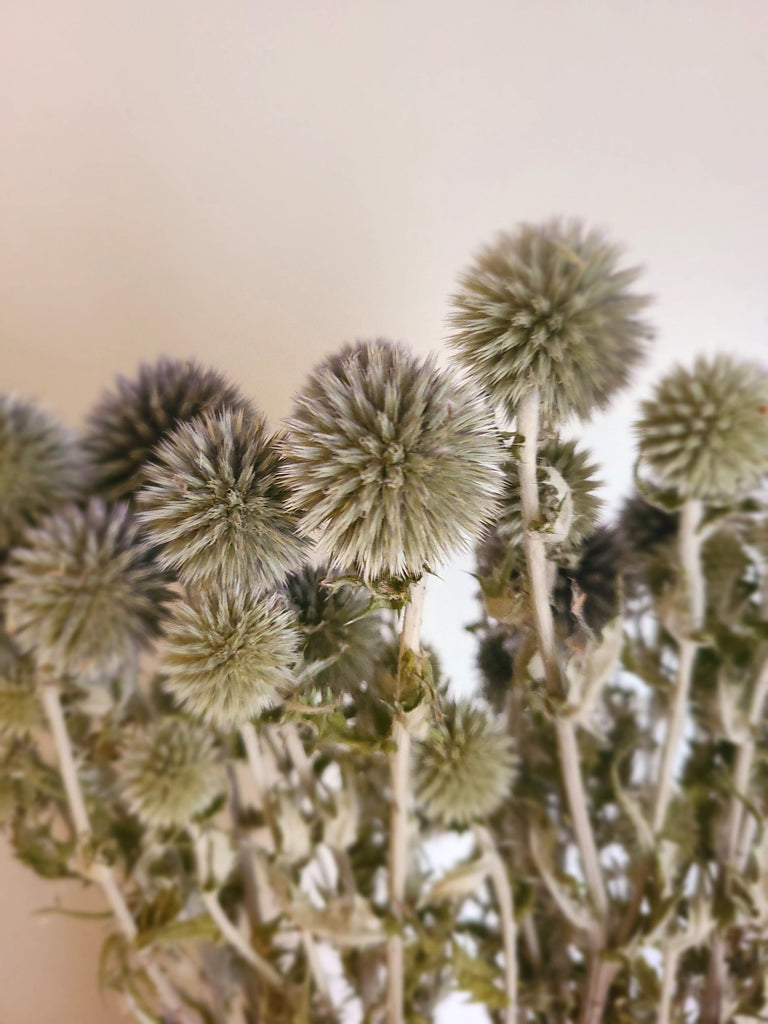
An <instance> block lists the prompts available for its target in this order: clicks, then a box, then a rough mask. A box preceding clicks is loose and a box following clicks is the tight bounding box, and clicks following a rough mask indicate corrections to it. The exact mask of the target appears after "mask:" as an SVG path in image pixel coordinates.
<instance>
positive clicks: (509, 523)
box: [498, 438, 602, 544]
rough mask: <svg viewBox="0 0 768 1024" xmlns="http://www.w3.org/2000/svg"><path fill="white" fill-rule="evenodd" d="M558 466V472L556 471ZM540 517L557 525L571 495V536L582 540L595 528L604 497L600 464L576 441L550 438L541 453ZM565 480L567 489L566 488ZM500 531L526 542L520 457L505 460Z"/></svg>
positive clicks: (509, 540) (510, 538)
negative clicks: (599, 478)
mask: <svg viewBox="0 0 768 1024" xmlns="http://www.w3.org/2000/svg"><path fill="white" fill-rule="evenodd" d="M553 470H554V472H552V471H553ZM537 471H538V482H539V519H540V521H541V522H542V524H546V525H550V526H554V525H555V523H556V522H557V520H558V518H559V516H560V514H561V511H562V506H563V501H564V498H565V497H566V496H567V495H569V496H570V501H571V510H572V512H571V518H570V526H569V529H568V540H569V541H570V542H571V543H573V544H578V543H579V542H580V541H581V540H583V539H584V537H586V536H587V535H588V534H589V533H590V532H591V531H592V530H594V528H595V523H596V521H597V517H598V515H599V513H600V507H601V504H602V503H601V501H600V498H599V497H598V495H597V492H598V490H599V488H600V481H599V480H598V479H597V475H596V474H597V466H596V465H595V464H594V462H592V459H591V457H590V455H589V452H588V451H586V450H585V449H584V448H580V447H579V445H577V444H576V443H575V442H574V441H561V440H559V439H558V438H550V439H548V440H546V441H545V442H544V443H543V444H542V446H541V447H540V449H539V455H538V466H537ZM563 482H564V483H565V485H566V490H565V491H564V489H563ZM498 526H499V531H500V533H501V535H502V536H503V538H504V539H505V541H506V542H507V543H508V544H522V543H523V540H524V538H525V530H524V528H523V506H522V498H521V492H520V472H519V468H518V462H517V460H516V459H512V458H510V459H508V460H507V461H506V462H505V463H504V489H503V491H502V500H501V513H500V516H499V520H498Z"/></svg>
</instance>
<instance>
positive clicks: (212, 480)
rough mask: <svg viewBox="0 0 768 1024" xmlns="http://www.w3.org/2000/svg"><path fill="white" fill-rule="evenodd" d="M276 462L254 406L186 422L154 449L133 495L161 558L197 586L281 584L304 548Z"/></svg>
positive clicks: (276, 455)
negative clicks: (143, 482) (252, 409)
mask: <svg viewBox="0 0 768 1024" xmlns="http://www.w3.org/2000/svg"><path fill="white" fill-rule="evenodd" d="M281 464H282V459H281V457H280V454H279V451H278V447H277V444H276V441H275V439H274V438H272V437H270V436H269V435H268V434H267V430H266V426H265V424H264V420H263V419H261V418H260V417H258V416H256V415H255V414H253V413H250V412H248V411H245V410H243V409H234V410H230V409H227V410H224V411H223V412H212V413H204V414H203V415H202V416H199V417H198V418H197V419H194V420H192V421H190V422H189V423H183V424H182V425H181V426H180V427H179V428H178V429H177V430H176V431H174V433H173V434H172V435H171V436H170V437H169V438H168V440H167V441H165V442H164V443H163V444H161V445H160V446H159V447H158V448H157V449H156V451H155V458H154V461H153V462H152V463H151V464H150V465H147V466H146V467H145V476H146V479H147V482H148V483H147V486H146V487H145V488H144V489H143V490H141V491H140V492H139V494H138V495H137V499H136V502H137V507H138V509H139V520H140V521H141V523H142V524H143V526H144V527H145V529H146V531H147V533H148V534H149V536H150V538H151V539H152V540H153V541H154V542H155V543H156V544H157V545H158V546H159V549H160V550H159V553H158V559H159V561H160V563H161V565H163V566H165V567H166V568H172V569H175V570H176V571H177V572H178V574H179V576H180V577H181V579H182V580H183V581H184V582H185V583H187V584H196V585H200V586H203V585H206V584H212V585H219V586H224V587H234V586H241V587H243V588H244V589H245V590H249V589H251V588H257V587H261V588H264V589H268V588H271V587H274V586H275V585H276V584H278V583H280V582H281V581H282V580H283V579H284V578H285V576H286V573H288V572H290V571H291V570H292V569H295V568H297V567H298V566H299V565H300V564H301V561H302V554H303V553H304V549H305V543H304V541H303V540H301V539H300V538H299V535H298V533H297V516H296V514H295V513H293V512H290V511H289V510H288V508H287V507H286V501H287V499H288V496H289V495H288V490H287V488H286V486H285V483H284V482H283V481H282V479H281V477H280V469H281Z"/></svg>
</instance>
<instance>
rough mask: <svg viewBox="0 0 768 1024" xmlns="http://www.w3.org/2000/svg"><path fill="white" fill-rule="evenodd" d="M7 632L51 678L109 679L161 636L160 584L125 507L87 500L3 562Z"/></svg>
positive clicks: (29, 536)
mask: <svg viewBox="0 0 768 1024" xmlns="http://www.w3.org/2000/svg"><path fill="white" fill-rule="evenodd" d="M8 577H9V583H8V586H7V589H6V600H7V614H8V631H9V633H11V635H12V636H13V638H14V640H15V642H16V645H17V646H18V648H19V649H20V650H21V651H22V652H23V653H31V654H32V656H33V658H34V660H35V662H36V664H37V665H38V666H39V667H40V668H41V669H42V670H43V671H45V672H46V673H48V674H51V675H52V676H53V677H54V678H59V679H63V678H64V677H67V676H69V677H72V679H73V680H74V681H75V682H78V683H80V682H89V681H93V680H94V679H103V678H105V677H106V678H109V677H114V676H115V675H116V674H117V673H118V672H119V671H120V670H121V669H122V668H123V667H124V666H125V665H126V664H129V663H131V662H133V660H134V659H135V656H136V654H137V653H138V651H139V650H140V649H141V648H142V647H144V646H145V645H146V644H147V643H148V642H149V640H150V639H151V638H152V637H153V636H155V635H156V634H157V632H158V630H159V624H160V619H161V616H162V613H163V606H164V603H165V602H166V601H167V600H168V598H169V592H168V590H167V587H166V580H165V577H164V576H163V574H162V572H161V570H160V569H159V568H158V567H157V566H156V565H155V564H154V562H153V561H152V560H151V557H150V554H149V551H148V549H147V546H146V543H145V542H144V541H142V540H141V539H140V537H139V530H138V525H137V523H136V521H135V519H134V518H133V516H132V515H131V514H130V512H129V510H128V507H127V506H126V505H125V504H123V503H120V504H117V505H115V506H113V507H111V508H108V507H107V506H106V505H105V504H104V503H103V502H102V501H100V500H99V499H98V498H93V499H91V501H90V502H89V503H88V505H87V506H86V507H85V508H79V507H76V506H71V505H70V506H66V507H65V508H63V509H62V510H61V511H60V512H58V513H55V514H54V515H52V516H49V517H48V518H46V519H44V520H42V521H41V522H40V524H39V525H38V526H37V527H35V528H33V529H30V530H29V531H28V532H27V533H26V535H25V544H24V546H23V547H18V548H15V549H14V551H13V553H12V556H11V559H10V561H9V563H8Z"/></svg>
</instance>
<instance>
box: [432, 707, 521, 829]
mask: <svg viewBox="0 0 768 1024" xmlns="http://www.w3.org/2000/svg"><path fill="white" fill-rule="evenodd" d="M513 774H514V760H513V756H512V749H511V742H510V739H509V737H508V736H507V735H506V732H505V730H504V725H503V722H502V721H501V720H499V719H496V718H494V717H493V716H492V715H491V714H490V713H489V712H488V711H486V710H485V709H484V708H482V707H480V706H478V705H476V704H472V703H469V702H468V701H462V702H459V703H456V704H449V705H447V707H445V709H444V718H443V721H441V722H439V723H438V724H437V725H435V726H434V727H433V729H432V730H431V732H430V735H429V736H428V738H427V739H426V740H425V741H424V742H423V743H421V744H419V746H418V749H417V758H416V768H415V792H416V798H417V800H418V801H419V803H420V804H421V806H422V808H423V810H424V812H425V814H426V815H427V817H428V818H430V820H432V821H437V822H440V823H442V824H443V825H458V826H462V827H463V826H466V825H469V824H471V823H472V822H473V821H477V820H479V819H482V818H486V817H488V815H490V814H493V812H494V811H496V810H498V808H499V807H500V806H501V804H502V803H503V801H504V800H505V798H506V797H507V796H508V794H509V791H510V787H511V785H512V778H513Z"/></svg>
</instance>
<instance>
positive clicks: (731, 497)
mask: <svg viewBox="0 0 768 1024" xmlns="http://www.w3.org/2000/svg"><path fill="white" fill-rule="evenodd" d="M636 430H637V434H638V438H639V449H640V458H641V460H642V462H643V463H644V464H645V466H646V467H647V469H648V470H649V472H650V474H651V476H652V478H653V480H654V482H655V483H656V484H658V485H659V486H660V487H661V488H664V489H666V488H672V489H674V490H675V491H677V492H678V494H680V495H681V496H683V497H687V498H696V499H700V500H701V501H704V502H711V503H715V504H717V503H719V502H734V501H738V500H739V498H741V497H744V496H746V495H747V494H749V493H750V491H752V490H753V489H754V488H755V487H756V486H757V485H758V484H759V482H760V480H761V478H762V477H764V476H765V474H766V473H768V372H767V371H766V370H765V369H763V368H762V367H760V366H758V365H756V364H754V363H749V362H738V361H736V360H735V359H732V358H730V357H729V356H723V355H719V356H715V358H714V359H706V358H704V357H699V358H698V359H697V360H696V362H695V363H694V365H693V368H692V369H690V370H689V369H686V368H685V367H682V366H678V367H676V368H675V369H674V370H672V371H671V372H670V373H668V374H667V376H666V377H664V378H663V380H662V381H661V382H660V383H659V384H658V385H657V386H656V390H655V392H654V394H653V397H652V398H651V399H649V400H648V401H645V402H643V404H642V416H641V417H640V420H639V421H638V423H637V425H636Z"/></svg>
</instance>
